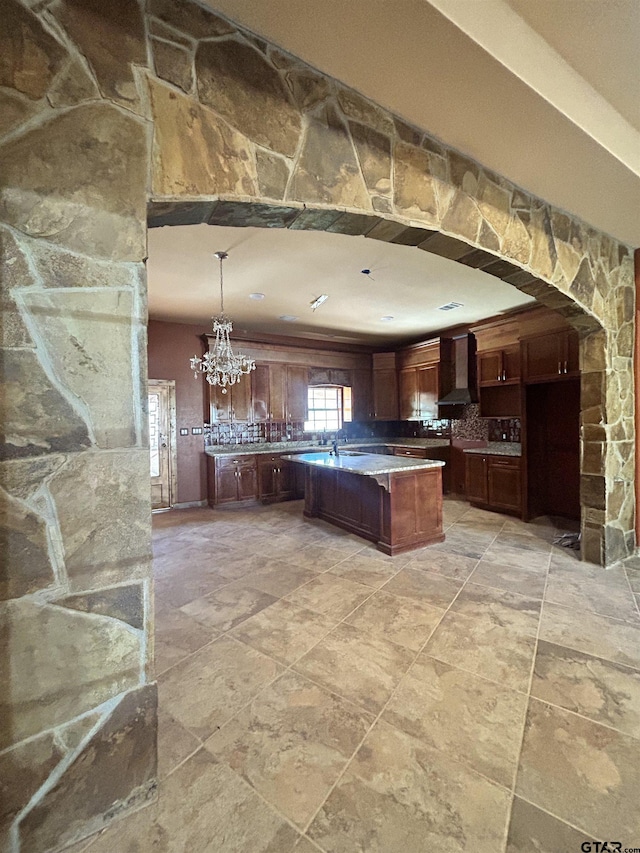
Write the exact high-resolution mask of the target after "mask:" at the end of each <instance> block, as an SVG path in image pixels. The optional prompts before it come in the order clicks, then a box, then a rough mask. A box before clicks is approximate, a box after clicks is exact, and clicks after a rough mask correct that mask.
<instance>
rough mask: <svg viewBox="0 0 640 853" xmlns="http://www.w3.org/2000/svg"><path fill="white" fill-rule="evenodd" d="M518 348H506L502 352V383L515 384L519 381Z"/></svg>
mask: <svg viewBox="0 0 640 853" xmlns="http://www.w3.org/2000/svg"><path fill="white" fill-rule="evenodd" d="M521 373H522V371H521V369H520V346H514V347H507V348H506V349H504V350H502V375H503V377H504V379H503V380H502V381H503V382H517V381H518V380H519V379H520V374H521Z"/></svg>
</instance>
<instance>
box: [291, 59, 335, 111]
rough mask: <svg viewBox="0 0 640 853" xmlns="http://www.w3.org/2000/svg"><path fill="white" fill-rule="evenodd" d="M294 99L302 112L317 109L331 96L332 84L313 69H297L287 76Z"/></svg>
mask: <svg viewBox="0 0 640 853" xmlns="http://www.w3.org/2000/svg"><path fill="white" fill-rule="evenodd" d="M287 81H288V83H289V86H290V88H291V93H292V95H293V99H294V101H295V103H296V105H297V106H298V108H299V109H300V110H301V111H302V112H307V111H308V110H312V109H315V107H317V106H318V104H320V103H322V102H323V101H326V99H327V98H328V97H329V95H330V94H331V84H330V82H329V80H328V79H327V78H326V77H323V76H322V75H320V74H316V73H315V72H314V71H312V70H311V69H307V68H305V69H300V68H295V69H293V70H291V71H290V72H289V73H288V74H287Z"/></svg>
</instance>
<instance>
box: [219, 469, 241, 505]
mask: <svg viewBox="0 0 640 853" xmlns="http://www.w3.org/2000/svg"><path fill="white" fill-rule="evenodd" d="M237 500H238V477H237V466H236V465H223V466H217V467H216V503H217V504H222V503H229V502H230V501H237Z"/></svg>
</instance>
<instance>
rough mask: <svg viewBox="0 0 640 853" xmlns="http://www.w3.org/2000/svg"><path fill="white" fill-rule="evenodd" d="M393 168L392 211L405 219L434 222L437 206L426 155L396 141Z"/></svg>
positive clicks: (417, 149)
mask: <svg viewBox="0 0 640 853" xmlns="http://www.w3.org/2000/svg"><path fill="white" fill-rule="evenodd" d="M393 167H394V191H395V197H394V202H395V206H396V208H397V209H398V210H399V211H400V212H402V213H404V214H406V215H407V216H412V217H413V218H415V219H418V218H419V219H422V220H424V221H426V222H427V223H432V222H433V223H435V222H436V221H437V218H438V205H437V201H436V193H435V187H434V182H433V180H432V178H431V174H430V171H429V154H428V152H426V151H423V150H422V149H420V148H415V147H414V146H413V145H407V144H405V143H401V142H400V143H398V144H397V145H396V146H395V150H394V160H393Z"/></svg>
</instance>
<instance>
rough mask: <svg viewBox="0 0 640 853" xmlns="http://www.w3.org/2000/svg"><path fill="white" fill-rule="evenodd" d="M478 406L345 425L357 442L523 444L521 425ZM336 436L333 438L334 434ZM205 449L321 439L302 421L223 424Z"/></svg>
mask: <svg viewBox="0 0 640 853" xmlns="http://www.w3.org/2000/svg"><path fill="white" fill-rule="evenodd" d="M479 412H480V409H479V407H478V406H477V405H476V404H470V405H468V406H464V407H462V410H461V413H460V414H461V416H460V418H459V419H456V420H444V419H443V420H427V421H354V422H352V423H347V424H345V425H344V430H343V432H344V434H346V436H347V437H348V438H350V439H357V438H466V439H474V440H479V441H511V442H513V441H515V442H519V441H520V421H519V420H518V419H517V418H511V419H508V420H489V419H487V418H481V417H480V414H479ZM331 435H332V434H331ZM204 436H205V445H207V446H213V445H219V444H263V443H265V442H269V443H272V442H278V441H303V440H304V439H314V438H320V437H321V434H320V433H308V432H305V431H304V423H303V422H302V421H294V422H288V423H287V422H284V421H273V422H271V423H266V422H264V423H257V424H249V423H222V424H205V425H204Z"/></svg>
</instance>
